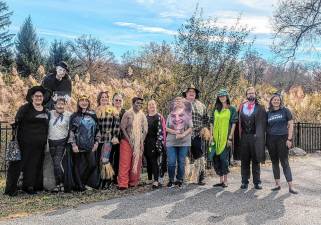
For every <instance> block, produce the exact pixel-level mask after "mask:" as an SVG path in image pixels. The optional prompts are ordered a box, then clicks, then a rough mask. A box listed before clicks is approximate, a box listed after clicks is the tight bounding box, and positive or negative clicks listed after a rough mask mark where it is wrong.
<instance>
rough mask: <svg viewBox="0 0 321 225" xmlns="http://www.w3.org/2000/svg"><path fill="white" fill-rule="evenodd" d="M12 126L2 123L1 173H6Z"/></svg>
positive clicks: (0, 125)
mask: <svg viewBox="0 0 321 225" xmlns="http://www.w3.org/2000/svg"><path fill="white" fill-rule="evenodd" d="M11 135H12V132H11V126H10V124H8V123H7V122H3V121H0V172H6V170H7V161H6V160H5V155H6V149H7V146H8V143H9V141H10V140H11Z"/></svg>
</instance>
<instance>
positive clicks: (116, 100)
mask: <svg viewBox="0 0 321 225" xmlns="http://www.w3.org/2000/svg"><path fill="white" fill-rule="evenodd" d="M114 101H115V102H121V101H122V100H121V99H115V100H114Z"/></svg>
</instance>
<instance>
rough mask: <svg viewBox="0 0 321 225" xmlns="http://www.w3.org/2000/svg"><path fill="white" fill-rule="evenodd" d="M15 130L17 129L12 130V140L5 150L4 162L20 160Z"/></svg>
mask: <svg viewBox="0 0 321 225" xmlns="http://www.w3.org/2000/svg"><path fill="white" fill-rule="evenodd" d="M17 130H18V128H14V129H13V130H12V139H11V141H10V142H9V144H8V147H7V149H6V161H9V162H14V161H20V160H21V151H20V147H19V144H18V139H17Z"/></svg>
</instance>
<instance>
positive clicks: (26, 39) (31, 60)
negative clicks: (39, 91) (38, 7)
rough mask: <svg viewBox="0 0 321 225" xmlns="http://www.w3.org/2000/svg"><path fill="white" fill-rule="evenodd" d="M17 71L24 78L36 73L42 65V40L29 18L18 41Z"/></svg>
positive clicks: (21, 30)
mask: <svg viewBox="0 0 321 225" xmlns="http://www.w3.org/2000/svg"><path fill="white" fill-rule="evenodd" d="M15 44H16V50H17V56H16V57H17V60H16V62H17V69H18V72H19V73H21V75H22V76H28V75H29V74H31V73H36V71H37V69H38V67H39V66H40V65H41V63H42V61H43V60H42V56H41V51H40V40H39V38H38V37H37V34H36V30H35V28H34V27H33V25H32V21H31V17H30V16H29V17H28V18H27V19H26V20H25V22H24V24H23V25H22V27H21V29H20V31H19V33H18V34H17V40H16V43H15Z"/></svg>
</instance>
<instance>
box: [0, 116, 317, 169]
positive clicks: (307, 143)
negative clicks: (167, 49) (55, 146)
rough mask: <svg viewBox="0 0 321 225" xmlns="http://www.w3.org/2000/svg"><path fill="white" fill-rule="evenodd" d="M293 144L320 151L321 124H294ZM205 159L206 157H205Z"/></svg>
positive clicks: (0, 152)
mask: <svg viewBox="0 0 321 225" xmlns="http://www.w3.org/2000/svg"><path fill="white" fill-rule="evenodd" d="M11 133H12V132H11V126H10V124H8V123H6V122H1V121H0V172H5V171H6V169H7V162H6V161H5V154H6V149H7V146H8V143H9V141H10V140H11V135H12V134H11ZM293 143H294V146H295V147H299V148H302V149H304V150H305V151H307V152H308V153H313V152H315V151H320V150H321V123H295V125H294V134H293ZM203 144H204V146H203V147H204V149H206V151H205V153H206V154H207V149H208V143H203ZM206 159H207V157H206ZM207 166H208V167H210V166H211V162H210V161H208V162H207Z"/></svg>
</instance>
